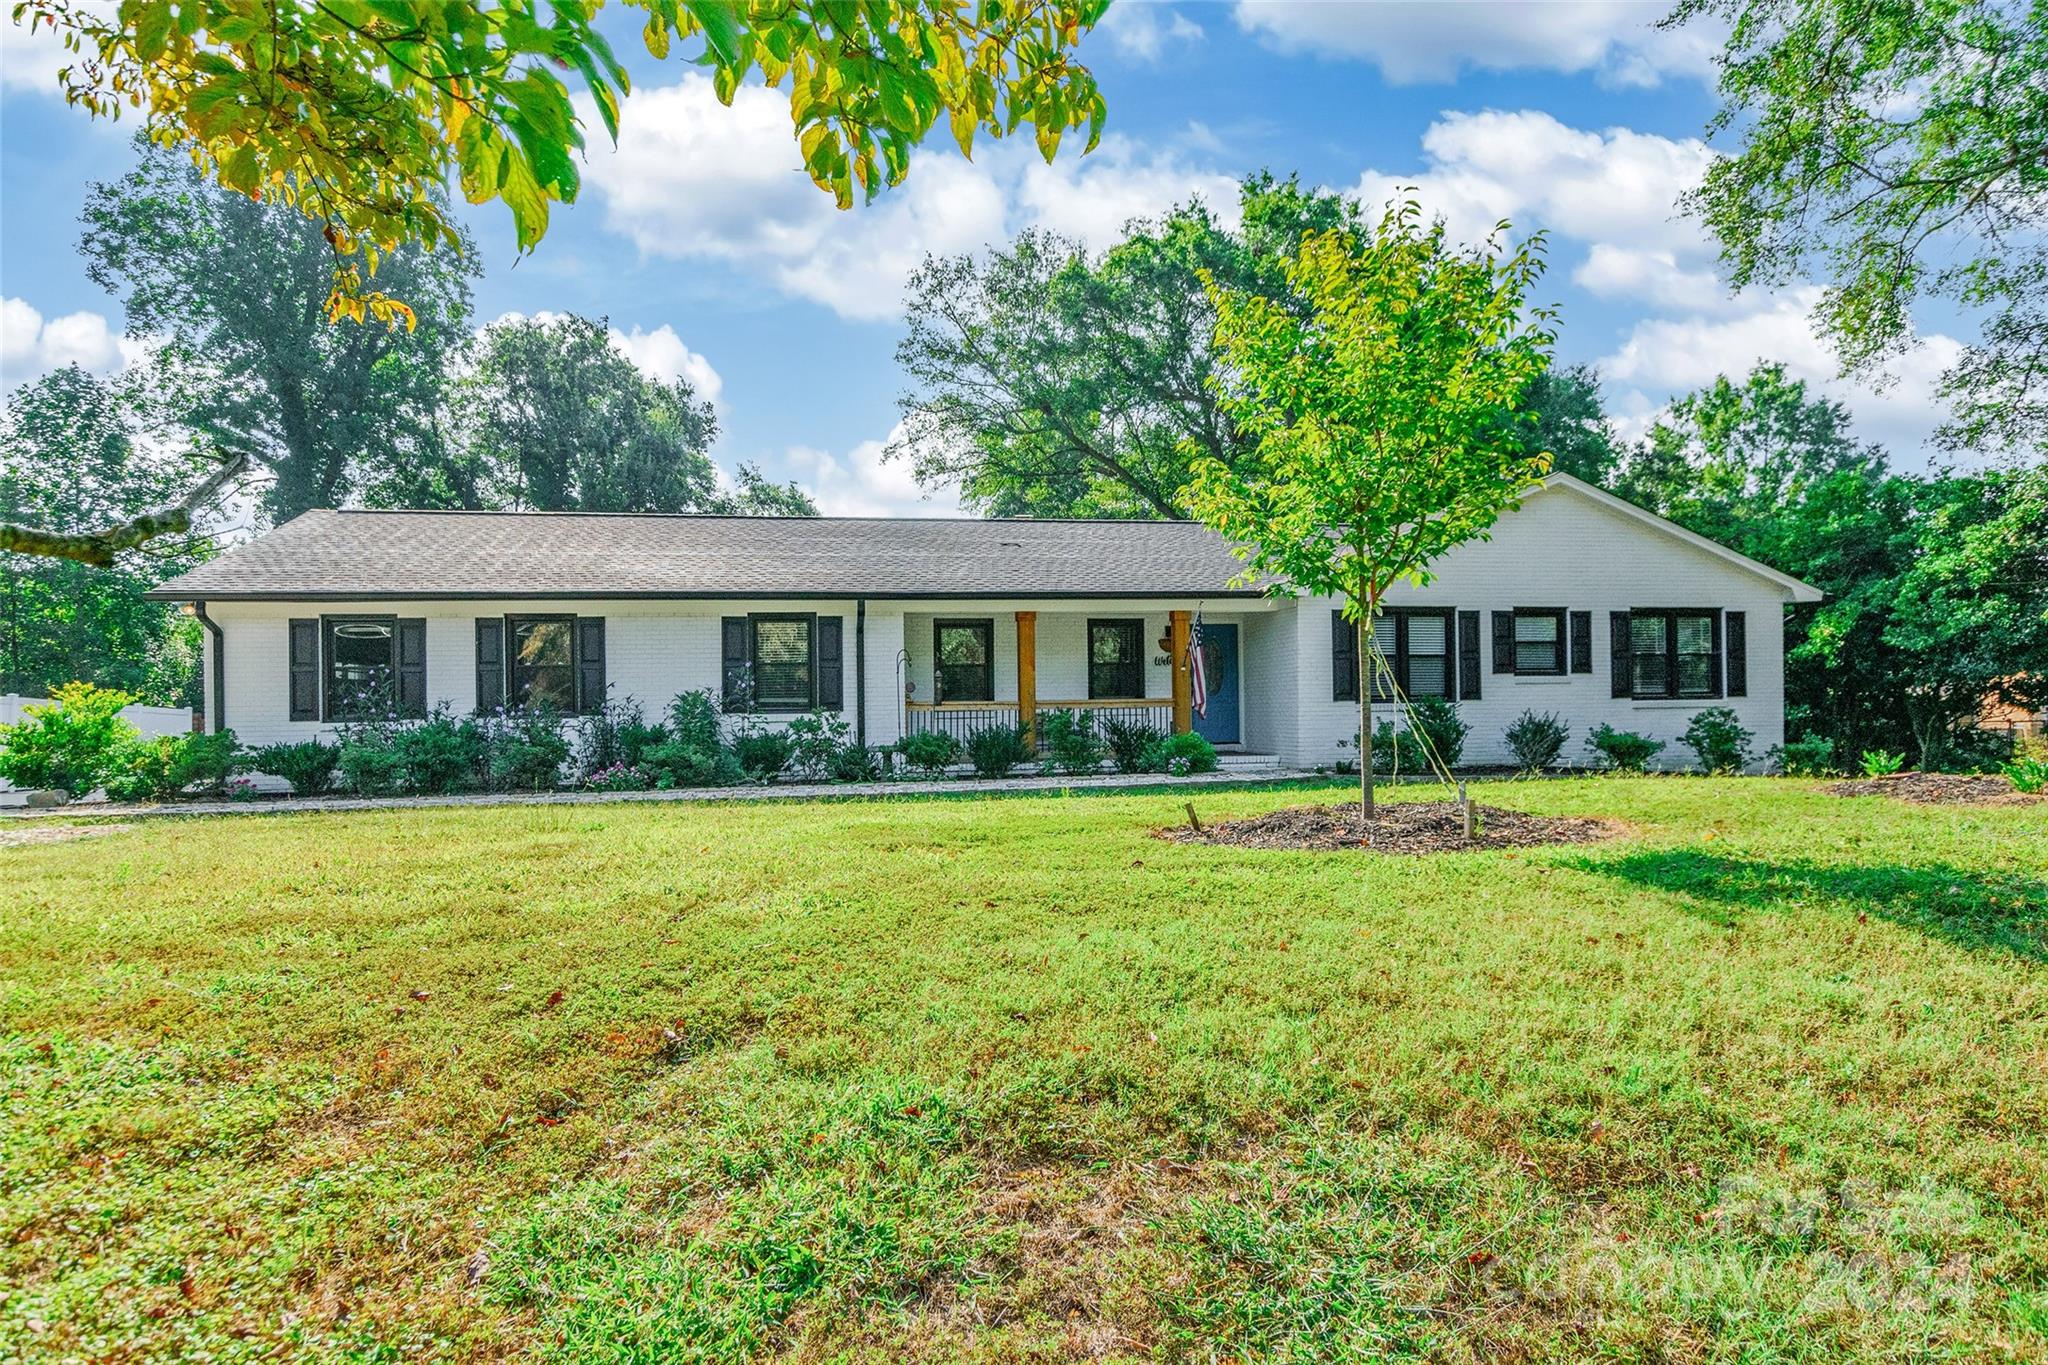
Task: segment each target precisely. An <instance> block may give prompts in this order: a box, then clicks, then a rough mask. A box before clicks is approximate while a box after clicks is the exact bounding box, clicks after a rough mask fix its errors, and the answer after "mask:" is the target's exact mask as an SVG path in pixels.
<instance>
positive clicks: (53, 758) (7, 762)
mask: <svg viewBox="0 0 2048 1365" xmlns="http://www.w3.org/2000/svg"><path fill="white" fill-rule="evenodd" d="M134 700H135V698H133V697H131V696H129V695H128V694H127V693H126V692H116V691H114V690H112V689H111V688H105V687H94V686H93V685H92V684H91V683H84V682H69V683H65V684H64V685H63V686H61V687H57V688H54V689H52V690H51V694H50V700H48V701H40V702H31V703H30V704H29V705H28V706H26V707H24V708H23V711H22V719H21V720H19V721H16V722H15V723H14V724H12V725H0V777H4V778H6V779H7V780H8V781H9V782H12V783H13V784H14V785H15V786H17V787H31V788H33V787H56V788H59V789H61V790H63V791H65V792H68V793H70V794H71V795H73V796H83V795H85V793H87V792H89V791H91V790H92V789H93V788H94V787H97V786H99V785H100V782H101V780H102V779H103V778H104V777H105V776H106V772H107V765H108V762H109V760H111V759H112V757H113V754H114V750H115V749H117V748H118V747H120V746H121V745H122V744H124V743H126V742H128V741H130V740H133V739H134V738H136V734H135V727H134V726H132V725H130V724H129V723H128V722H127V721H125V720H123V719H121V708H122V707H124V706H126V705H128V704H129V703H130V702H132V701H134Z"/></svg>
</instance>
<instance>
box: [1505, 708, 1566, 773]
mask: <svg viewBox="0 0 2048 1365" xmlns="http://www.w3.org/2000/svg"><path fill="white" fill-rule="evenodd" d="M1571 737H1572V727H1571V726H1569V725H1567V724H1565V723H1564V720H1563V718H1562V717H1560V716H1559V715H1558V714H1557V713H1556V712H1555V711H1545V712H1544V713H1543V714H1542V715H1538V714H1536V712H1534V711H1524V712H1523V713H1522V714H1521V715H1519V716H1516V717H1515V723H1514V724H1513V725H1510V726H1509V727H1508V751H1509V752H1510V753H1512V754H1514V756H1515V765H1516V766H1517V767H1519V768H1521V769H1522V770H1523V771H1524V772H1532V773H1533V772H1541V771H1542V770H1543V769H1545V768H1554V767H1556V766H1557V760H1558V757H1559V756H1560V755H1562V754H1563V753H1564V742H1565V741H1566V740H1568V739H1570V738H1571Z"/></svg>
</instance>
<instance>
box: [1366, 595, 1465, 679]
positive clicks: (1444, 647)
mask: <svg viewBox="0 0 2048 1365" xmlns="http://www.w3.org/2000/svg"><path fill="white" fill-rule="evenodd" d="M1451 619H1452V617H1451V613H1450V612H1449V611H1445V610H1439V609H1437V608H1435V607H1392V608H1389V609H1388V610H1386V611H1385V612H1383V613H1381V615H1380V618H1379V619H1378V620H1376V621H1374V622H1373V625H1372V636H1373V649H1374V652H1375V653H1377V654H1378V655H1380V659H1375V660H1373V661H1372V663H1371V664H1370V665H1368V667H1369V669H1370V671H1371V676H1372V680H1373V683H1372V694H1373V697H1374V698H1375V699H1376V700H1379V701H1387V700H1390V699H1392V697H1393V696H1394V692H1393V690H1392V688H1390V687H1389V686H1388V684H1389V682H1390V681H1391V683H1392V684H1393V687H1395V688H1399V689H1400V695H1402V696H1404V697H1448V696H1450V695H1452V687H1451V682H1452V676H1453V669H1452V667H1451ZM1381 659H1383V660H1385V665H1384V667H1382V665H1381V661H1380V660H1381ZM1389 674H1391V675H1392V677H1391V679H1390V678H1389V676H1388V675H1389Z"/></svg>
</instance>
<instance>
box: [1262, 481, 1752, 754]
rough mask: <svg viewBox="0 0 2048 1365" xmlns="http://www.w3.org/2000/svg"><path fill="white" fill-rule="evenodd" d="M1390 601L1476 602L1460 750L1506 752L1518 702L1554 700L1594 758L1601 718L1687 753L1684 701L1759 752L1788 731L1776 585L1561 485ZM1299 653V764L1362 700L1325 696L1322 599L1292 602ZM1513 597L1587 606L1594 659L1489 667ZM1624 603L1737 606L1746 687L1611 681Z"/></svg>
mask: <svg viewBox="0 0 2048 1365" xmlns="http://www.w3.org/2000/svg"><path fill="white" fill-rule="evenodd" d="M1387 602H1388V605H1389V606H1394V607H1413V606H1428V607H1453V608H1457V609H1459V610H1466V611H1475V610H1476V611H1478V612H1479V613H1480V627H1479V629H1480V666H1481V669H1482V673H1481V677H1480V687H1481V695H1480V698H1479V699H1478V700H1476V701H1464V702H1460V703H1459V707H1458V709H1459V713H1460V716H1461V718H1462V719H1463V720H1464V721H1465V723H1466V724H1467V725H1469V726H1471V727H1472V729H1471V733H1470V734H1469V735H1467V736H1466V739H1465V752H1464V761H1466V762H1468V763H1508V762H1512V761H1513V757H1512V755H1511V754H1510V753H1509V751H1508V748H1507V742H1506V732H1507V727H1508V726H1509V725H1510V724H1511V723H1512V722H1513V721H1514V720H1515V718H1516V717H1517V716H1519V715H1521V714H1522V712H1523V711H1526V710H1534V711H1538V712H1542V711H1554V712H1556V713H1557V714H1558V715H1559V716H1560V717H1562V718H1563V719H1564V721H1565V722H1566V723H1567V724H1569V725H1570V726H1571V727H1572V733H1571V737H1570V738H1569V739H1568V740H1567V741H1566V743H1565V750H1564V757H1565V759H1566V760H1567V761H1570V762H1575V763H1584V762H1588V761H1590V760H1591V754H1590V751H1589V750H1587V749H1586V747H1585V739H1586V734H1587V732H1588V731H1589V730H1591V729H1592V728H1593V727H1594V726H1596V725H1599V724H1600V723H1601V722H1603V721H1604V722H1606V723H1607V724H1610V725H1612V726H1614V727H1615V728H1616V729H1617V730H1633V731H1636V732H1637V733H1640V734H1646V735H1649V736H1650V737H1652V738H1654V739H1661V740H1664V741H1666V743H1667V747H1666V748H1665V750H1664V752H1663V753H1662V754H1660V755H1659V756H1658V759H1657V762H1658V763H1659V764H1660V765H1662V766H1667V767H1674V768H1682V767H1687V766H1690V765H1691V764H1692V763H1693V761H1694V759H1693V754H1692V751H1691V750H1690V749H1687V748H1685V747H1683V746H1682V745H1681V744H1679V742H1678V737H1679V735H1680V734H1681V733H1682V732H1683V731H1684V730H1685V727H1686V725H1687V723H1688V722H1690V720H1691V719H1692V717H1693V715H1694V714H1695V713H1697V712H1699V711H1701V710H1704V709H1705V708H1707V707H1710V706H1726V707H1729V708H1731V709H1732V710H1734V711H1735V713H1736V714H1737V715H1738V716H1739V717H1740V718H1741V720H1742V723H1743V724H1744V725H1745V726H1747V727H1748V728H1749V729H1751V730H1753V731H1755V732H1756V740H1755V745H1754V747H1755V749H1756V752H1757V753H1758V755H1759V756H1761V755H1762V753H1763V751H1764V750H1765V749H1767V748H1769V747H1770V746H1771V745H1774V744H1779V743H1782V742H1783V741H1784V737H1785V704H1784V695H1785V657H1784V646H1785V632H1784V608H1785V602H1786V594H1785V592H1784V591H1783V590H1782V589H1780V588H1779V587H1777V586H1776V585H1774V584H1772V583H1770V582H1768V581H1767V580H1765V579H1762V578H1759V577H1758V576H1756V575H1755V574H1753V573H1751V572H1749V571H1747V570H1745V569H1742V568H1740V567H1739V566H1737V565H1735V564H1733V563H1731V562H1729V561H1728V560H1726V559H1723V558H1721V557H1720V556H1719V555H1716V554H1713V553H1711V552H1709V551H1706V550H1702V549H1699V548H1697V547H1695V546H1692V545H1689V544H1686V543H1684V542H1682V541H1680V540H1678V539H1676V538H1674V537H1672V536H1669V535H1666V534H1663V533H1661V532H1659V531H1656V530H1654V529H1652V528H1650V527H1646V526H1644V525H1643V524H1642V523H1641V522H1639V521H1636V520H1635V519H1634V518H1632V517H1629V516H1627V515H1625V514H1623V513H1620V512H1616V511H1612V510H1610V509H1608V508H1605V507H1602V506H1600V505H1598V504H1597V503H1595V502H1593V501H1592V500H1590V499H1588V498H1586V497H1583V496H1581V495H1579V494H1577V493H1574V492H1572V491H1570V490H1566V489H1546V490H1544V491H1542V492H1539V493H1536V494H1534V495H1532V496H1531V497H1530V498H1529V499H1528V500H1527V501H1525V502H1524V503H1523V505H1522V508H1521V510H1520V511H1518V512H1511V513H1509V514H1508V515H1507V516H1505V517H1503V518H1501V520H1500V521H1499V522H1498V523H1496V524H1495V526H1494V528H1493V535H1492V539H1491V540H1487V541H1473V542H1470V543H1468V544H1465V545H1461V546H1459V547H1458V548H1457V549H1455V550H1453V551H1452V552H1451V553H1450V554H1449V555H1447V556H1445V557H1444V559H1443V560H1442V561H1441V562H1440V563H1439V564H1438V565H1436V566H1435V578H1434V581H1432V582H1431V583H1430V584H1429V585H1428V586H1427V587H1423V588H1416V587H1413V586H1409V585H1402V586H1400V587H1397V588H1395V589H1394V590H1393V591H1392V592H1390V593H1389V594H1388V596H1387ZM1298 605H1299V612H1300V622H1299V624H1300V630H1299V633H1298V640H1299V649H1300V655H1299V657H1300V659H1301V661H1302V674H1303V676H1302V686H1301V689H1300V693H1299V695H1300V697H1301V708H1302V709H1301V727H1300V739H1299V741H1298V745H1297V747H1296V749H1295V750H1294V752H1292V753H1291V754H1286V755H1285V756H1286V757H1287V758H1288V759H1289V761H1291V762H1294V763H1296V764H1299V765H1302V766H1307V765H1312V764H1317V763H1327V762H1329V761H1331V760H1332V759H1334V758H1336V757H1338V756H1339V755H1340V753H1343V752H1345V751H1340V750H1339V749H1338V748H1337V741H1338V740H1340V739H1341V740H1344V741H1346V742H1347V743H1348V742H1349V741H1350V739H1351V737H1352V736H1353V735H1354V734H1356V733H1357V729H1358V716H1357V706H1356V704H1355V703H1352V702H1333V701H1332V700H1331V695H1330V694H1331V685H1332V674H1331V669H1332V661H1331V639H1330V636H1331V630H1330V616H1329V613H1330V611H1331V609H1332V608H1333V607H1334V605H1335V604H1334V603H1333V602H1331V601H1330V600H1329V599H1326V598H1324V599H1306V598H1305V599H1302V601H1301V602H1300V603H1299V604H1298ZM1515 607H1562V608H1564V609H1566V610H1568V611H1590V612H1592V613H1593V671H1592V672H1591V673H1568V674H1567V675H1566V676H1564V677H1562V678H1533V677H1516V676H1514V675H1513V674H1506V673H1495V672H1493V671H1492V667H1493V664H1492V657H1493V636H1492V631H1493V628H1492V619H1491V613H1492V612H1494V611H1502V610H1510V609H1512V608H1515ZM1633 607H1714V608H1719V609H1721V610H1724V611H1740V612H1743V613H1745V614H1746V622H1745V624H1746V625H1747V627H1748V660H1749V686H1748V695H1747V696H1744V697H1729V698H1725V699H1720V700H1711V701H1631V700H1628V699H1626V698H1618V697H1613V696H1610V695H1609V692H1610V686H1609V667H1608V660H1609V641H1608V613H1609V612H1611V611H1625V610H1628V609H1630V608H1633Z"/></svg>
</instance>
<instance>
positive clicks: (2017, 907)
mask: <svg viewBox="0 0 2048 1365" xmlns="http://www.w3.org/2000/svg"><path fill="white" fill-rule="evenodd" d="M1576 861H1577V864H1578V866H1579V867H1580V868H1582V869H1583V870H1585V871H1588V872H1597V873H1600V874H1602V875H1603V876H1609V877H1619V878H1621V879H1622V880H1623V881H1628V882H1633V883H1635V884H1636V885H1638V886H1645V887H1652V888H1655V889H1656V890H1659V891H1671V892H1676V893H1677V894H1678V895H1679V896H1680V897H1681V904H1682V905H1683V908H1684V909H1685V910H1686V911H1687V912H1688V913H1690V914H1694V915H1697V916H1699V917H1700V918H1701V919H1704V920H1706V921H1707V922H1708V923H1710V924H1718V925H1722V926H1724V927H1727V928H1733V927H1734V926H1736V925H1738V924H1740V923H1741V922H1742V920H1743V919H1744V917H1745V916H1747V915H1748V914H1751V913H1753V912H1756V911H1765V912H1770V911H1776V910H1782V909H1786V908H1789V907H1792V906H1798V905H1811V904H1819V905H1822V906H1826V907H1828V908H1830V909H1841V910H1855V911H1860V912H1867V913H1869V914H1873V915H1877V916H1879V917H1880V918H1883V919H1887V920H1890V921H1892V922H1893V923H1894V924H1902V925H1906V926H1908V927H1909V928H1913V929H1918V930H1920V931H1921V932H1923V933H1927V934H1932V935H1934V936H1935V937H1937V938H1943V939H1947V940H1948V941H1949V942H1951V943H1955V944H1959V945H1960V946H1962V947H1965V948H1971V949H1980V948H1998V949H2003V950H2004V951H2006V952H2010V953H2013V954H2016V955H2017V956H2020V957H2024V958H2027V959H2029V960H2030V961H2034V962H2048V882H2041V881H2033V880H2028V879H2027V878H2024V877H2001V876H1997V875H1993V874H1986V873H1983V872H1977V871H1972V870H1969V869H1965V868H1960V867H1955V866H1953V865H1951V864H1948V863H1926V864H1922V865H1920V866H1917V867H1908V866H1901V865H1897V864H1893V865H1889V866H1859V865H1855V864H1828V863H1816V862H1812V861H1810V860H1807V859H1803V858H1798V859H1788V860H1785V861H1781V862H1764V861H1752V860H1748V859H1743V858H1731V857H1726V856H1724V855H1722V854H1718V853H1706V852H1702V851H1700V850H1698V849H1672V850H1665V851H1654V850H1649V851H1644V852H1640V853H1631V854H1627V855H1625V856H1623V857H1620V858H1600V859H1596V858H1583V859H1578V860H1576Z"/></svg>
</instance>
